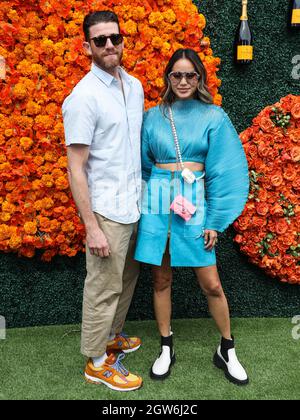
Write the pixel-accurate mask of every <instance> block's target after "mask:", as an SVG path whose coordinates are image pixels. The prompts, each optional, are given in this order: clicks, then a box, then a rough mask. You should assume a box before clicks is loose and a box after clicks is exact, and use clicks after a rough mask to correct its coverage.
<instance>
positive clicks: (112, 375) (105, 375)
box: [84, 353, 143, 391]
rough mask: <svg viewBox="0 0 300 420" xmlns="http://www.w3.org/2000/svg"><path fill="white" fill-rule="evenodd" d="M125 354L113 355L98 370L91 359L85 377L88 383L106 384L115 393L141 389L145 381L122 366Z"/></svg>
mask: <svg viewBox="0 0 300 420" xmlns="http://www.w3.org/2000/svg"><path fill="white" fill-rule="evenodd" d="M124 357H125V355H124V354H122V353H121V354H119V355H116V354H114V353H112V354H111V355H110V356H109V357H108V358H107V359H106V360H105V362H104V364H103V365H102V366H101V367H99V368H96V367H95V366H94V365H93V362H92V360H91V359H90V360H89V361H88V363H87V365H86V368H85V372H84V376H85V379H86V381H87V382H89V383H92V384H104V385H106V386H108V388H110V389H113V390H114V391H135V390H136V389H139V388H140V387H141V386H142V384H143V380H142V378H141V377H140V376H137V375H133V374H132V373H130V372H128V370H126V369H125V367H124V366H123V365H122V363H121V360H122V359H124Z"/></svg>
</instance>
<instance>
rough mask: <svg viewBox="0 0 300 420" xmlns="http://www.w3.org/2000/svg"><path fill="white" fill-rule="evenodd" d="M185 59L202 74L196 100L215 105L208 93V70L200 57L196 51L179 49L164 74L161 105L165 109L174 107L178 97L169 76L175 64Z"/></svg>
mask: <svg viewBox="0 0 300 420" xmlns="http://www.w3.org/2000/svg"><path fill="white" fill-rule="evenodd" d="M182 58H185V59H187V60H189V61H190V62H191V63H192V64H193V65H194V67H195V71H196V72H197V73H199V74H200V80H199V84H198V88H197V91H196V92H195V96H194V99H198V100H199V101H202V102H205V103H207V104H212V103H213V97H212V95H211V94H210V93H209V91H208V87H207V72H206V69H205V67H204V65H203V63H202V61H201V60H200V57H199V56H198V54H197V53H196V51H194V50H191V49H188V48H187V49H183V48H182V49H179V50H177V51H176V52H175V53H174V54H173V56H172V57H171V59H170V61H169V63H168V65H167V67H166V70H165V73H164V83H165V87H164V90H163V92H162V102H161V105H162V106H163V107H167V106H168V105H172V104H173V103H174V102H175V101H176V96H175V94H174V92H173V90H172V86H171V82H170V80H169V74H170V73H171V72H172V69H173V67H174V65H175V63H176V62H177V61H178V60H181V59H182Z"/></svg>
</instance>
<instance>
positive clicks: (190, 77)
mask: <svg viewBox="0 0 300 420" xmlns="http://www.w3.org/2000/svg"><path fill="white" fill-rule="evenodd" d="M183 78H185V80H186V81H187V82H188V83H196V82H197V81H198V80H199V79H200V74H199V73H197V72H195V71H191V72H185V71H172V72H171V73H170V74H169V79H170V80H171V82H173V83H174V84H179V83H180V82H181V80H182V79H183Z"/></svg>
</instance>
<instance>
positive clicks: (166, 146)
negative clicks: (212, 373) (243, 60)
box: [135, 49, 249, 385]
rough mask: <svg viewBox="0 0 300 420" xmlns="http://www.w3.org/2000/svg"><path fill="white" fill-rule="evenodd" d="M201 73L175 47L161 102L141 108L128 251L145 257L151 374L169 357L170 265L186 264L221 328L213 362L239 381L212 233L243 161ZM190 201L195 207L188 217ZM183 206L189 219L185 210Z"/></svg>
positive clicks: (234, 211)
mask: <svg viewBox="0 0 300 420" xmlns="http://www.w3.org/2000/svg"><path fill="white" fill-rule="evenodd" d="M206 80H207V75H206V70H205V67H204V66H203V63H202V62H201V60H200V58H199V57H198V55H197V53H196V52H195V51H193V50H190V49H185V50H184V49H181V50H178V51H177V52H176V53H175V54H174V55H173V57H172V58H171V60H170V62H169V64H168V66H167V68H166V71H165V76H164V81H165V92H164V96H163V100H162V103H161V105H160V106H157V107H154V108H152V109H150V110H149V111H148V112H147V113H146V114H145V119H144V124H143V133H142V166H143V179H144V180H145V181H146V182H147V184H146V186H145V191H144V194H143V210H142V217H141V220H140V224H139V231H138V239H137V248H136V252H135V259H136V260H138V261H140V262H144V263H148V264H151V265H152V274H153V280H154V310H155V315H156V320H157V324H158V328H159V332H160V335H161V353H160V355H159V356H158V358H157V359H156V361H155V363H154V364H153V366H152V368H151V372H150V374H151V377H152V378H153V379H164V378H166V377H167V376H168V375H169V374H170V367H171V365H172V364H173V363H174V362H175V352H174V348H173V340H172V335H173V333H172V331H171V285H172V268H171V267H193V269H194V271H195V274H196V276H197V279H198V282H199V284H200V287H201V288H202V290H203V292H204V293H205V295H206V297H207V299H208V305H209V309H210V312H211V314H212V316H213V318H214V320H215V322H216V324H217V327H218V329H219V331H220V333H221V335H222V340H221V345H220V346H219V348H218V349H217V352H216V354H215V356H214V363H215V365H216V366H217V367H219V368H221V369H223V370H224V372H225V375H226V377H227V378H228V379H229V380H230V381H232V382H234V383H236V384H239V385H245V384H247V383H248V382H249V380H248V376H247V374H246V372H245V370H244V368H243V367H242V366H241V364H240V363H239V361H238V359H237V356H236V353H235V346H234V339H233V337H232V335H231V327H230V317H229V309H228V304H227V300H226V297H225V295H224V292H223V289H222V286H221V282H220V278H219V275H218V271H217V266H216V254H215V245H216V243H217V241H218V239H217V233H218V232H223V231H224V230H225V228H227V227H228V225H229V224H231V223H232V222H233V221H234V220H235V219H236V218H237V217H238V216H239V215H240V214H241V213H242V211H243V208H244V206H245V204H246V201H247V198H248V193H249V176H248V165H247V160H246V156H245V153H244V150H243V147H242V144H241V141H240V139H239V136H238V134H237V132H236V130H235V128H234V127H233V125H232V123H231V121H230V119H229V117H228V116H227V114H226V113H225V112H224V111H223V109H222V108H220V107H218V106H216V105H213V100H212V97H211V95H210V94H209V92H208V90H207V86H206ZM172 120H173V121H172ZM172 124H173V126H172ZM176 136H177V139H176ZM179 162H180V166H181V167H180V168H179ZM179 169H180V170H179ZM183 170H184V172H182V171H183ZM187 170H189V171H188V175H187V176H186V174H185V173H186V171H187ZM183 175H184V177H183ZM193 178H195V179H193ZM182 196H184V198H185V199H186V200H187V202H184V201H179V204H180V203H181V205H183V207H184V209H183V210H185V213H184V214H181V215H180V213H181V212H180V208H179V210H178V209H176V212H174V211H173V210H170V204H173V203H177V204H178V198H179V199H181V200H182ZM176 200H177V202H176ZM188 203H189V204H188ZM190 205H192V206H190ZM193 205H194V206H195V207H196V211H195V213H194V214H193V215H192V217H191V214H192V213H193V211H194V210H195V208H193ZM177 207H178V206H177ZM188 209H190V211H191V214H190V215H188V217H191V218H190V220H188V217H187V218H186V214H187V213H188ZM183 217H184V218H183ZM185 218H186V219H187V220H185Z"/></svg>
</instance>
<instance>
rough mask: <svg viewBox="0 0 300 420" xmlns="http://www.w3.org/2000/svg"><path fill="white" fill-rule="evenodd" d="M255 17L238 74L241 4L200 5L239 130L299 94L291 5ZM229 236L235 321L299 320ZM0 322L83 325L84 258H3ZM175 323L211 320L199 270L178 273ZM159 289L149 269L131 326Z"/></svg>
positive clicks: (223, 260) (224, 271)
mask: <svg viewBox="0 0 300 420" xmlns="http://www.w3.org/2000/svg"><path fill="white" fill-rule="evenodd" d="M249 3H250V4H249V17H250V22H251V27H252V30H253V35H254V39H255V62H254V63H253V64H252V65H250V66H249V67H245V68H243V69H242V68H235V67H234V66H233V49H232V45H233V39H234V34H235V30H236V27H237V24H238V20H239V16H240V10H241V9H240V1H238V0H227V1H226V2H223V1H222V0H203V1H199V2H196V4H198V6H199V9H200V11H201V12H202V13H203V14H204V15H205V16H206V18H207V27H206V30H205V35H207V36H209V37H210V39H211V42H212V48H213V51H214V54H215V55H216V56H219V57H220V58H221V59H222V66H221V70H220V72H219V73H218V74H219V77H220V78H221V79H222V81H223V84H222V87H221V94H222V95H223V106H224V109H225V110H226V112H227V113H228V114H229V116H230V118H231V119H232V121H233V123H234V124H235V126H236V128H237V130H238V131H239V132H241V131H242V130H244V129H245V128H246V127H248V126H249V125H250V124H251V121H252V118H254V117H255V116H256V115H257V114H258V113H259V111H260V110H261V109H262V108H263V107H265V106H266V105H269V104H272V103H275V102H276V101H277V100H279V99H280V98H281V97H283V96H285V95H287V94H288V93H293V94H298V95H299V94H300V89H299V88H300V80H295V79H293V78H292V75H291V73H292V69H293V64H292V59H293V57H294V56H296V55H298V54H300V32H299V31H298V33H290V32H289V31H288V30H287V26H286V15H287V8H288V1H286V0H265V1H264V2H254V1H250V2H249ZM233 237H234V231H233V229H232V228H229V229H228V230H227V231H226V232H225V233H224V234H222V235H221V236H220V240H219V244H218V248H217V255H218V268H219V273H220V277H221V279H222V282H223V285H224V288H225V291H226V293H227V296H228V298H229V301H230V306H231V311H232V315H233V316H240V317H250V316H259V317H272V316H273V317H277V316H278V317H279V316H283V317H285V316H286V317H291V316H294V315H297V314H299V313H300V308H299V301H300V288H299V287H298V286H290V285H285V284H280V283H279V282H278V281H277V280H274V279H271V278H270V277H268V276H266V275H265V274H264V272H263V271H261V270H260V269H258V268H257V267H255V266H253V265H251V264H249V263H248V262H247V258H246V257H244V256H243V255H241V254H240V252H239V250H238V247H237V246H236V244H234V243H233ZM0 273H1V274H0V315H3V316H5V318H6V321H7V325H8V327H22V326H33V325H46V324H65V323H73V322H74V323H75V322H79V321H80V319H81V301H82V290H83V283H84V278H85V257H84V255H80V256H77V257H76V258H61V257H56V258H55V259H54V260H53V261H52V263H51V264H47V263H42V262H40V261H39V259H38V256H37V257H36V258H34V259H32V260H27V259H19V258H17V257H16V256H15V255H12V254H1V255H0ZM173 300H174V317H177V318H189V317H191V318H192V317H204V316H208V313H207V305H206V300H205V298H204V297H203V296H202V294H201V292H200V291H199V289H198V286H197V284H196V281H195V276H194V274H193V271H192V270H189V269H175V270H174V299H173ZM152 317H153V312H152V284H151V276H150V271H149V268H148V267H145V266H143V267H142V271H141V276H140V281H139V284H138V287H137V290H136V294H135V297H134V300H133V303H132V306H131V309H130V314H129V319H149V318H152Z"/></svg>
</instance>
